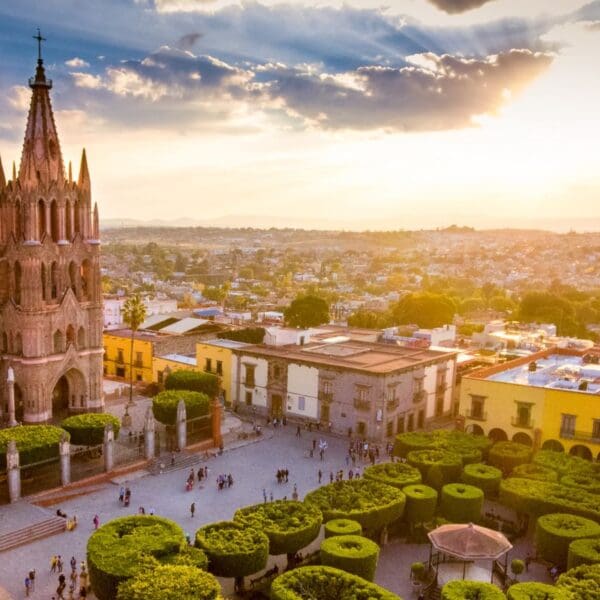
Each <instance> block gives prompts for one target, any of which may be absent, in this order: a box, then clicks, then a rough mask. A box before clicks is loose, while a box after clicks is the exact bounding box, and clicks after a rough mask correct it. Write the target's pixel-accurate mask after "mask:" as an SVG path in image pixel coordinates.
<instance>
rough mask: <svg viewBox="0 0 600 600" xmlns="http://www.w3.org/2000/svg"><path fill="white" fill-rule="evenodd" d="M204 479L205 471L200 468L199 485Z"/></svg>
mask: <svg viewBox="0 0 600 600" xmlns="http://www.w3.org/2000/svg"><path fill="white" fill-rule="evenodd" d="M203 479H204V469H203V468H202V467H200V468H199V469H198V483H200V482H201V481H202V480H203Z"/></svg>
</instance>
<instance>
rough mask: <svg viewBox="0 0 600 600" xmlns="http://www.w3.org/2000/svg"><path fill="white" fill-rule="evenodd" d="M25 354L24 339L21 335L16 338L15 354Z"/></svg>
mask: <svg viewBox="0 0 600 600" xmlns="http://www.w3.org/2000/svg"><path fill="white" fill-rule="evenodd" d="M22 352H23V338H22V337H21V334H20V333H17V335H16V336H15V354H21V353H22Z"/></svg>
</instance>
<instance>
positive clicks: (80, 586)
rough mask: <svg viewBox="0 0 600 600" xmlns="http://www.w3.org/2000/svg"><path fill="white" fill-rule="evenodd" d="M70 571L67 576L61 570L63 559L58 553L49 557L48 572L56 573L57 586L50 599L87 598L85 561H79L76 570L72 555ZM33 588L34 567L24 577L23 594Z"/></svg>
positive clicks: (27, 593)
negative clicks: (54, 593)
mask: <svg viewBox="0 0 600 600" xmlns="http://www.w3.org/2000/svg"><path fill="white" fill-rule="evenodd" d="M69 565H70V566H71V572H70V574H69V576H68V579H67V575H65V573H64V572H63V570H64V561H63V559H62V557H61V555H60V554H55V555H54V556H52V558H51V559H50V573H58V587H57V588H56V595H55V596H52V600H75V598H87V594H88V590H89V575H88V572H87V567H86V564H85V561H83V560H82V561H81V562H80V563H79V571H78V570H77V559H76V558H75V557H74V556H72V557H71V560H70V561H69ZM67 586H68V587H67ZM34 590H35V569H34V570H32V571H29V573H28V575H27V577H26V578H25V595H26V596H29V594H30V593H31V592H33V591H34Z"/></svg>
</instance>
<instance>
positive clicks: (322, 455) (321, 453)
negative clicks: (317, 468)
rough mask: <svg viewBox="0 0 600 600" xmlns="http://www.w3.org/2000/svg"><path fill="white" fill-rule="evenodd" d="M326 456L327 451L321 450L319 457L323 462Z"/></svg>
mask: <svg viewBox="0 0 600 600" xmlns="http://www.w3.org/2000/svg"><path fill="white" fill-rule="evenodd" d="M324 456H325V450H323V448H321V449H320V450H319V457H320V458H321V460H323V457H324Z"/></svg>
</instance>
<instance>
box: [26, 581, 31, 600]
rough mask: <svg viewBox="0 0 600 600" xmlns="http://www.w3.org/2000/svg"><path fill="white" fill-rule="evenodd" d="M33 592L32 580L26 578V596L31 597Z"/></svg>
mask: <svg viewBox="0 0 600 600" xmlns="http://www.w3.org/2000/svg"><path fill="white" fill-rule="evenodd" d="M30 592H31V579H29V577H25V595H26V596H29V593H30Z"/></svg>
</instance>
